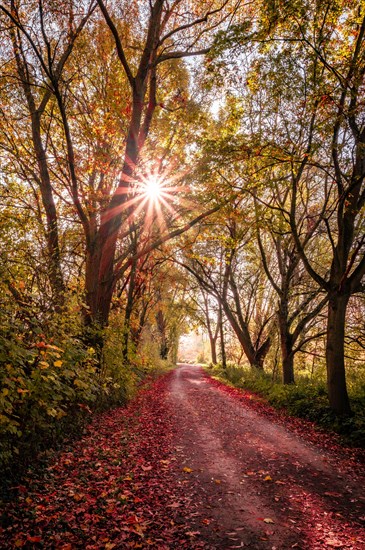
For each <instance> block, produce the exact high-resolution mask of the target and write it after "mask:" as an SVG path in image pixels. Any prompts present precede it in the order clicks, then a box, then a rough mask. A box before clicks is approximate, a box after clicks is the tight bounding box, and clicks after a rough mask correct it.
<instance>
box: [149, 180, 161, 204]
mask: <svg viewBox="0 0 365 550" xmlns="http://www.w3.org/2000/svg"><path fill="white" fill-rule="evenodd" d="M145 193H146V195H147V197H148V198H149V199H150V200H152V201H155V202H157V201H158V200H159V199H160V198H161V193H162V187H161V183H160V182H159V180H158V179H157V178H156V177H154V176H151V177H150V178H148V180H147V181H146V183H145Z"/></svg>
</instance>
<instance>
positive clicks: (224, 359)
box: [219, 304, 227, 369]
mask: <svg viewBox="0 0 365 550" xmlns="http://www.w3.org/2000/svg"><path fill="white" fill-rule="evenodd" d="M219 336H220V342H221V356H222V367H223V368H224V369H225V368H226V367H227V355H226V346H225V342H224V330H223V314H222V306H221V304H219Z"/></svg>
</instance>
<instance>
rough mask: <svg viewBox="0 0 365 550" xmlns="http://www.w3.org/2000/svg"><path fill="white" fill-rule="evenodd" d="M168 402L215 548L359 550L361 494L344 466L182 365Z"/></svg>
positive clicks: (357, 476)
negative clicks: (212, 523)
mask: <svg viewBox="0 0 365 550" xmlns="http://www.w3.org/2000/svg"><path fill="white" fill-rule="evenodd" d="M170 391H171V393H170V396H169V399H170V400H171V402H172V404H173V409H174V411H175V413H176V415H177V418H178V419H179V429H178V433H177V437H176V440H175V442H176V453H177V456H178V459H179V461H180V462H181V464H182V465H183V466H185V467H186V468H189V469H191V470H192V471H191V472H190V473H189V470H188V471H187V473H186V475H185V481H186V478H187V477H188V476H191V477H193V478H194V485H195V486H196V487H199V488H200V489H199V490H198V498H199V500H200V501H201V505H202V508H203V509H204V508H205V514H206V515H207V516H209V515H211V516H213V518H215V520H216V522H217V523H218V526H219V531H217V532H216V537H217V542H216V547H217V548H241V547H245V548H250V549H273V548H277V549H286V548H301V549H303V550H306V549H316V548H354V549H355V548H356V549H360V548H365V532H364V530H363V527H362V526H363V525H364V520H365V490H364V489H365V488H364V481H365V480H364V478H363V477H362V475H361V472H359V471H356V470H355V471H352V468H351V467H349V465H348V463H347V462H346V460H340V459H339V457H338V456H337V455H331V454H330V453H326V452H324V451H321V450H319V449H318V448H316V447H313V446H310V445H309V444H308V443H304V442H303V441H302V440H301V439H299V438H298V436H297V435H296V434H294V433H291V432H290V431H289V430H288V429H286V428H285V427H283V426H280V425H278V424H274V423H273V422H272V421H271V420H270V419H267V418H265V417H264V416H262V415H258V414H257V413H256V412H255V411H254V410H252V409H251V408H250V407H249V406H245V404H244V403H242V401H237V400H236V399H234V398H233V397H231V396H230V395H228V394H227V393H225V391H223V389H222V388H221V387H220V386H219V385H218V387H216V386H215V385H212V383H211V382H210V381H209V380H208V379H207V378H206V377H204V375H203V372H202V369H200V368H198V367H193V366H190V365H182V366H180V368H179V369H177V370H176V371H175V372H174V375H173V377H172V379H171V386H170Z"/></svg>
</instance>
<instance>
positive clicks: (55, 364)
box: [53, 361, 63, 367]
mask: <svg viewBox="0 0 365 550" xmlns="http://www.w3.org/2000/svg"><path fill="white" fill-rule="evenodd" d="M62 364H63V361H55V362H54V363H53V365H54V366H55V367H62Z"/></svg>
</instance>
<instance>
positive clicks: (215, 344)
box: [209, 334, 218, 365]
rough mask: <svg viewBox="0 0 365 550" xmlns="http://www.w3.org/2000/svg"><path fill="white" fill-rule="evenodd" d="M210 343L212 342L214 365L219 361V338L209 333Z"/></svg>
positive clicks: (211, 349) (211, 351) (211, 350)
mask: <svg viewBox="0 0 365 550" xmlns="http://www.w3.org/2000/svg"><path fill="white" fill-rule="evenodd" d="M209 343H210V354H211V357H212V363H213V365H216V364H217V363H218V360H217V339H216V338H214V336H213V335H211V334H209Z"/></svg>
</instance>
